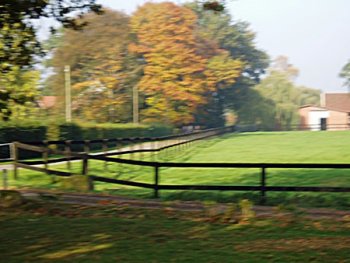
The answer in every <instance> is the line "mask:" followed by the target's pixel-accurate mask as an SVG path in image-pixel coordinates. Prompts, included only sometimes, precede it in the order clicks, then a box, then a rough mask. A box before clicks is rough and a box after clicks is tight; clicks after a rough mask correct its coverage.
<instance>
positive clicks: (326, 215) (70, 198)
mask: <svg viewBox="0 0 350 263" xmlns="http://www.w3.org/2000/svg"><path fill="white" fill-rule="evenodd" d="M19 191H20V192H21V193H22V195H23V196H24V197H25V198H28V199H36V200H38V199H41V200H50V201H55V202H62V203H66V204H81V205H93V206H100V205H103V206H106V205H112V206H113V205H114V206H129V207H136V208H144V209H172V210H177V211H183V212H201V211H205V210H207V209H208V208H209V206H206V205H204V204H203V203H202V202H199V201H173V202H165V201H161V200H152V199H135V198H129V197H124V196H115V195H107V194H88V193H66V192H59V191H47V190H19ZM227 207H228V204H214V205H210V209H214V210H216V211H218V212H220V211H225V210H226V208H227ZM253 211H254V212H255V213H256V216H257V217H272V216H279V215H280V216H281V215H288V214H289V213H291V212H288V211H279V210H278V209H277V208H276V207H271V206H257V205H256V206H254V207H253ZM298 212H299V213H301V214H302V216H305V217H307V218H312V219H332V220H333V219H334V220H343V219H344V217H345V216H346V217H350V211H341V210H335V209H329V208H313V209H304V208H300V209H298Z"/></svg>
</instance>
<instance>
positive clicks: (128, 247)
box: [0, 202, 350, 263]
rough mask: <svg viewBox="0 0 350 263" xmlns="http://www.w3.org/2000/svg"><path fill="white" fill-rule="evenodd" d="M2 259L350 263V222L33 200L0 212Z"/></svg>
mask: <svg viewBox="0 0 350 263" xmlns="http://www.w3.org/2000/svg"><path fill="white" fill-rule="evenodd" d="M0 228H1V234H0V261H1V262H6V263H15V262H18V263H22V262H36V263H37V262H259V263H261V262H349V252H350V245H349V243H350V238H349V236H350V223H349V220H348V219H346V218H343V219H341V220H339V221H335V220H328V221H326V220H307V219H305V218H302V217H300V216H297V215H293V214H291V215H288V216H276V217H269V218H268V219H266V218H265V219H264V218H252V219H250V220H249V221H238V222H227V221H225V222H223V221H221V220H217V219H216V220H215V221H213V217H212V216H210V215H209V214H205V213H204V214H203V213H194V212H187V213H184V212H175V211H171V210H170V211H169V210H166V209H164V210H142V209H139V208H138V209H131V208H125V207H124V208H123V207H120V206H113V207H111V206H104V207H84V206H81V205H62V204H55V203H50V202H46V203H35V202H30V203H27V204H25V205H24V206H22V207H17V208H11V209H10V208H7V209H3V208H2V209H1V210H0Z"/></svg>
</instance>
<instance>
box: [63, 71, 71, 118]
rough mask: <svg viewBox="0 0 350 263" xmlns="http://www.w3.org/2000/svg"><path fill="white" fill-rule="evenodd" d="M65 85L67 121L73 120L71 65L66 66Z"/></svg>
mask: <svg viewBox="0 0 350 263" xmlns="http://www.w3.org/2000/svg"><path fill="white" fill-rule="evenodd" d="M64 87H65V99H66V122H71V121H72V98H71V82H70V66H69V65H66V66H65V67H64Z"/></svg>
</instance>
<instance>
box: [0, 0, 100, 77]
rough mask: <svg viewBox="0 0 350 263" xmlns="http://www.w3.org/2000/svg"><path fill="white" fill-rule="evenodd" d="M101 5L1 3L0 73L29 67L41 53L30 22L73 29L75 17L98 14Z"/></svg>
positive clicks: (71, 0) (82, 0)
mask: <svg viewBox="0 0 350 263" xmlns="http://www.w3.org/2000/svg"><path fill="white" fill-rule="evenodd" d="M100 10H101V6H100V5H98V4H96V3H95V0H79V1H77V0H53V1H46V0H31V1H23V0H2V1H1V2H0V70H1V72H6V71H8V70H10V69H11V68H12V67H13V66H17V67H20V68H22V67H28V66H30V65H31V64H32V62H33V59H34V57H35V55H41V54H43V49H42V48H41V44H40V42H39V41H38V40H37V37H36V28H35V26H34V25H33V20H35V19H40V18H42V17H50V18H52V19H55V20H56V21H58V22H60V23H62V25H63V26H64V27H71V28H75V29H79V28H81V27H82V26H83V25H84V24H82V23H78V22H77V20H76V19H75V17H72V14H74V15H75V16H78V17H79V16H82V15H83V14H84V13H87V12H90V11H93V12H97V13H99V12H100Z"/></svg>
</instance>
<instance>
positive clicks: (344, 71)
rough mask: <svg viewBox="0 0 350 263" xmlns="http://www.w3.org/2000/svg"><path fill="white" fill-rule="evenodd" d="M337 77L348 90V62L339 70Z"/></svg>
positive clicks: (349, 78)
mask: <svg viewBox="0 0 350 263" xmlns="http://www.w3.org/2000/svg"><path fill="white" fill-rule="evenodd" d="M339 77H341V78H343V79H344V86H346V87H348V89H349V90H350V60H349V61H348V63H346V64H345V65H344V66H343V68H342V69H341V71H340V73H339Z"/></svg>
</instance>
